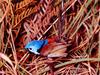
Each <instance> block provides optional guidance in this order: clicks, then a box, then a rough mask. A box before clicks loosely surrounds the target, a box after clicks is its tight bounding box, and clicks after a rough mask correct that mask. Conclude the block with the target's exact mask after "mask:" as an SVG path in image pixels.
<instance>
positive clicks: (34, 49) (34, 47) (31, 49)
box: [25, 41, 40, 55]
mask: <svg viewBox="0 0 100 75" xmlns="http://www.w3.org/2000/svg"><path fill="white" fill-rule="evenodd" d="M25 49H26V50H28V51H29V52H31V53H34V54H37V55H39V54H40V53H39V52H38V50H39V47H38V46H37V43H35V42H34V41H31V42H29V43H28V44H27V45H26V46H25Z"/></svg>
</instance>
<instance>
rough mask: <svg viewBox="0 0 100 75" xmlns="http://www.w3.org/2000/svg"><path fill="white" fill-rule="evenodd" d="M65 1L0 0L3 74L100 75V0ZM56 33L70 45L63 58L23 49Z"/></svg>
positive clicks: (1, 69) (0, 54) (0, 74)
mask: <svg viewBox="0 0 100 75" xmlns="http://www.w3.org/2000/svg"><path fill="white" fill-rule="evenodd" d="M62 3H63V0H53V1H52V0H20V1H19V2H18V1H17V2H16V0H0V75H99V74H100V24H99V23H100V9H99V5H98V0H83V1H82V0H65V1H64V3H63V4H62ZM61 4H62V5H63V6H62V7H61ZM60 9H61V10H60ZM59 10H60V11H59ZM60 25H61V26H60ZM59 27H60V28H61V29H60V28H59ZM54 35H56V36H60V37H61V40H63V41H64V42H66V43H67V44H69V45H68V47H67V53H68V55H67V56H66V57H64V58H62V57H59V58H47V57H42V56H37V55H34V54H30V53H29V52H27V51H26V50H25V49H24V46H25V45H26V44H27V42H28V41H31V40H33V39H45V38H48V37H52V36H54Z"/></svg>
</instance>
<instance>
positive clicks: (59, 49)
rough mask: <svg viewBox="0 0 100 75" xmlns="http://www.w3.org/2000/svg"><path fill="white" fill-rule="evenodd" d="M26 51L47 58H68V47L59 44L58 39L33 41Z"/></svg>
mask: <svg viewBox="0 0 100 75" xmlns="http://www.w3.org/2000/svg"><path fill="white" fill-rule="evenodd" d="M25 49H27V50H29V51H30V52H32V53H34V54H36V55H42V56H47V57H66V56H67V53H66V50H67V45H66V44H65V43H62V42H61V43H59V42H57V38H56V37H55V38H49V39H45V40H33V41H31V42H29V43H28V44H27V45H26V46H25Z"/></svg>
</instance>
